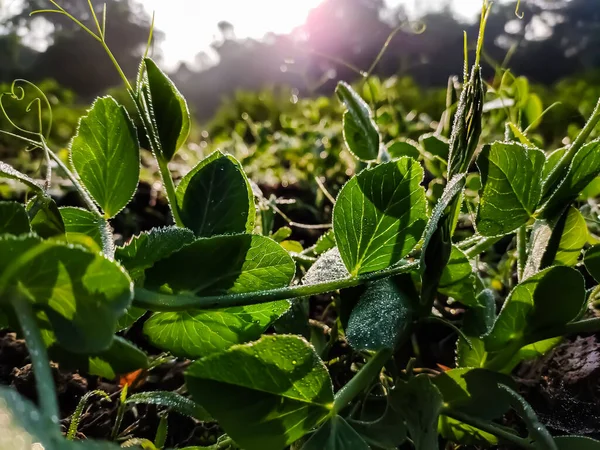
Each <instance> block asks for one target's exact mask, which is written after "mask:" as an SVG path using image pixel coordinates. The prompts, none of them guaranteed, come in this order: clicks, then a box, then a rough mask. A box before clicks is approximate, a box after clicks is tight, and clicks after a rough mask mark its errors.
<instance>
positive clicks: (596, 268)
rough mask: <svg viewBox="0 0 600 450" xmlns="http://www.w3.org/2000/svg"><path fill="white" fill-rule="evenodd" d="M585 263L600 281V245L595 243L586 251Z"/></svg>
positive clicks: (591, 273)
mask: <svg viewBox="0 0 600 450" xmlns="http://www.w3.org/2000/svg"><path fill="white" fill-rule="evenodd" d="M583 263H584V264H585V268H586V269H587V271H588V272H589V273H590V275H591V276H592V277H594V279H595V280H596V281H598V282H600V245H594V246H593V247H591V248H590V249H588V250H587V251H586V252H585V256H584V258H583Z"/></svg>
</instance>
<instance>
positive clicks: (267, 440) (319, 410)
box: [186, 335, 333, 450]
mask: <svg viewBox="0 0 600 450" xmlns="http://www.w3.org/2000/svg"><path fill="white" fill-rule="evenodd" d="M240 367H243V368H244V370H243V371H241V370H239V368H240ZM186 384H187V387H188V390H189V392H190V393H191V395H192V398H193V399H194V400H195V401H197V402H199V403H200V404H201V405H202V406H204V407H205V408H206V410H207V411H208V412H209V413H210V414H211V415H212V416H213V417H214V418H215V419H217V420H218V422H219V424H220V425H221V426H222V427H223V429H224V430H225V432H226V433H227V434H228V435H229V436H231V438H232V439H233V440H235V442H236V443H237V444H238V445H240V446H241V447H243V448H245V449H247V450H281V449H282V448H284V447H286V446H287V445H289V444H291V443H292V442H295V441H296V440H298V439H300V438H301V437H302V436H304V435H305V434H307V433H308V432H309V431H310V430H311V429H312V428H313V427H315V426H317V425H318V424H319V423H321V422H322V421H323V420H324V419H325V418H326V417H327V416H328V415H329V413H330V411H331V408H332V405H333V386H332V384H331V379H330V378H329V374H328V372H327V369H326V368H325V365H324V364H323V362H322V361H321V360H320V359H319V357H318V356H317V354H316V353H315V351H314V349H313V348H312V347H311V346H310V345H309V344H308V343H307V342H306V341H305V340H304V339H302V338H299V337H297V336H285V335H281V336H263V337H262V338H261V339H260V340H258V341H256V342H252V343H250V344H244V345H235V346H233V347H231V348H229V349H228V350H226V351H225V352H222V353H219V354H216V355H211V356H208V357H206V358H203V359H201V360H199V361H196V362H195V363H194V364H192V365H191V366H190V368H189V369H188V370H187V372H186ZM248 424H252V426H248Z"/></svg>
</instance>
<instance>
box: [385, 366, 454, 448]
mask: <svg viewBox="0 0 600 450" xmlns="http://www.w3.org/2000/svg"><path fill="white" fill-rule="evenodd" d="M391 402H392V403H391V405H392V407H393V408H394V409H395V410H396V411H398V412H399V413H400V414H401V415H402V416H403V417H404V419H405V420H406V426H407V428H408V434H409V435H410V438H411V439H412V441H413V443H414V445H415V448H416V450H432V449H435V448H438V433H437V425H438V418H439V415H440V412H441V410H442V406H443V403H444V400H443V397H442V394H441V393H440V391H439V390H438V388H437V387H436V386H435V385H434V384H433V383H432V382H431V380H430V378H429V377H428V376H426V375H418V376H416V377H414V378H412V379H411V380H410V381H408V382H399V383H398V384H397V385H396V387H395V389H394V390H393V391H392V393H391Z"/></svg>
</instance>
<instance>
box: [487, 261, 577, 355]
mask: <svg viewBox="0 0 600 450" xmlns="http://www.w3.org/2000/svg"><path fill="white" fill-rule="evenodd" d="M585 298H586V295H585V286H584V282H583V277H582V276H581V275H580V274H579V272H577V271H576V270H574V269H571V268H569V267H564V266H555V267H551V268H549V269H546V270H543V271H541V272H539V273H537V274H536V275H533V276H532V277H530V278H528V279H526V280H525V281H523V282H522V283H520V284H518V285H517V286H516V287H515V288H514V289H513V291H512V292H511V293H510V295H509V297H508V299H507V300H506V302H505V303H504V306H503V307H502V311H500V315H499V316H498V319H497V320H496V323H495V324H494V328H493V329H492V331H491V333H490V334H489V335H488V336H487V337H486V339H485V346H486V349H487V350H488V351H499V350H502V349H503V348H504V347H505V346H507V345H509V344H511V343H513V342H517V343H518V342H520V341H523V340H524V339H526V338H527V336H528V335H530V334H531V333H533V332H535V331H539V330H542V329H544V328H548V327H552V326H555V325H562V324H566V323H567V322H569V321H571V320H573V319H575V318H576V317H577V316H578V315H579V313H580V311H581V308H582V306H583V304H584V302H585Z"/></svg>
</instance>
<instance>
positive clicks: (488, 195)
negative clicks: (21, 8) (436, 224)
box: [476, 142, 545, 236]
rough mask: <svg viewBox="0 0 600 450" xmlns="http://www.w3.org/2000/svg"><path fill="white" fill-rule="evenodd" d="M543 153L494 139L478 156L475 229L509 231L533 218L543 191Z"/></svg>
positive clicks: (494, 232)
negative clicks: (478, 186) (478, 178)
mask: <svg viewBox="0 0 600 450" xmlns="http://www.w3.org/2000/svg"><path fill="white" fill-rule="evenodd" d="M544 161H545V157H544V152H542V151H541V150H537V149H532V148H527V147H524V146H522V145H520V144H517V143H503V142H495V143H494V144H492V145H491V146H486V147H484V149H483V151H482V152H481V154H480V155H479V158H478V159H477V166H478V167H479V172H480V173H481V180H482V183H483V189H482V191H481V194H480V195H481V200H480V202H479V210H478V211H477V218H476V226H477V231H478V232H479V233H480V234H481V235H483V236H499V235H504V234H508V233H510V232H512V231H514V230H516V229H517V228H519V227H520V226H521V225H524V224H526V223H527V222H528V221H529V219H531V218H532V217H533V213H534V212H535V210H536V208H537V206H538V202H539V201H540V197H541V193H542V187H541V184H542V169H543V167H544Z"/></svg>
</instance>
